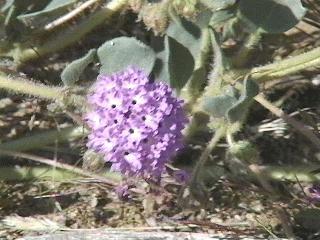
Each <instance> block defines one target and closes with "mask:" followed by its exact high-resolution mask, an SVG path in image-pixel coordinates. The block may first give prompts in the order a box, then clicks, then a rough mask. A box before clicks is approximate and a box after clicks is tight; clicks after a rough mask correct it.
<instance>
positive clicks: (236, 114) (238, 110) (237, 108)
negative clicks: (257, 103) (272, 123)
mask: <svg viewBox="0 0 320 240" xmlns="http://www.w3.org/2000/svg"><path fill="white" fill-rule="evenodd" d="M243 87H244V89H243V93H242V94H241V96H240V98H239V99H238V101H237V102H236V103H235V104H234V105H232V107H231V108H229V109H228V111H227V118H228V120H229V122H231V123H234V122H237V121H241V120H242V119H243V118H244V117H245V116H246V113H247V112H248V108H249V106H250V104H251V102H252V100H253V98H254V97H255V96H256V95H257V94H258V93H259V86H258V84H257V83H256V82H254V81H253V80H250V79H246V80H245V81H244V83H243Z"/></svg>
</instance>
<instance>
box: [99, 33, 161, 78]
mask: <svg viewBox="0 0 320 240" xmlns="http://www.w3.org/2000/svg"><path fill="white" fill-rule="evenodd" d="M97 53H98V57H99V60H100V63H101V64H102V66H101V68H100V73H105V74H111V73H114V72H119V71H121V70H123V69H125V68H127V67H128V66H136V67H139V68H140V69H142V70H144V72H145V73H146V74H149V73H150V72H151V71H152V69H153V66H154V63H155V60H156V54H155V52H154V51H153V50H152V49H151V48H150V47H149V46H147V45H145V44H144V43H142V42H140V41H138V40H137V39H135V38H130V37H119V38H114V39H112V40H110V41H107V42H105V43H104V44H103V45H101V46H100V47H99V48H98V52H97Z"/></svg>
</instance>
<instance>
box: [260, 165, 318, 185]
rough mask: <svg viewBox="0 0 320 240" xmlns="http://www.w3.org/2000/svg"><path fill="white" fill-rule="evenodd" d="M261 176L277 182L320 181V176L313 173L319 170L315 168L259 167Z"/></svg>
mask: <svg viewBox="0 0 320 240" xmlns="http://www.w3.org/2000/svg"><path fill="white" fill-rule="evenodd" d="M258 168H259V170H260V172H261V174H262V175H263V176H264V177H265V178H267V179H269V180H277V181H294V182H296V181H297V179H298V180H299V181H300V182H317V181H320V174H312V173H311V172H312V171H314V170H316V169H319V168H320V166H319V165H317V166H316V165H315V166H284V167H282V166H258Z"/></svg>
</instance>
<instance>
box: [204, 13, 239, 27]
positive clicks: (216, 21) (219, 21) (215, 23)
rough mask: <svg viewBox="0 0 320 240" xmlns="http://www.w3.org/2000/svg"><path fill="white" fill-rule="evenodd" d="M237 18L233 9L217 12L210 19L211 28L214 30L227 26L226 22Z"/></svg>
mask: <svg viewBox="0 0 320 240" xmlns="http://www.w3.org/2000/svg"><path fill="white" fill-rule="evenodd" d="M234 17H235V11H234V10H233V9H226V10H221V11H216V12H214V13H213V14H212V18H211V19H210V26H212V27H213V28H216V27H220V26H223V25H225V24H226V22H227V21H228V20H230V19H232V18H234Z"/></svg>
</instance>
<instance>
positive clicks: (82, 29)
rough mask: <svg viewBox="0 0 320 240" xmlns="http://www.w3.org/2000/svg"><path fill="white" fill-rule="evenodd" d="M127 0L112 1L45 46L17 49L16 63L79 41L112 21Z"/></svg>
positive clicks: (14, 53) (14, 55) (14, 52)
mask: <svg viewBox="0 0 320 240" xmlns="http://www.w3.org/2000/svg"><path fill="white" fill-rule="evenodd" d="M126 3H127V0H112V1H110V2H109V3H108V4H107V6H106V7H103V8H101V9H99V10H98V11H97V12H95V13H93V14H92V15H90V16H89V17H88V18H85V19H84V20H82V21H81V22H80V23H79V24H77V25H76V26H74V27H73V28H66V29H64V30H62V31H61V32H59V33H58V34H57V35H56V36H55V37H53V38H51V39H50V40H49V41H47V42H45V43H44V44H41V45H38V46H33V44H28V45H29V46H30V45H32V46H33V47H32V48H26V49H16V51H13V53H12V55H13V57H14V58H15V61H16V62H19V63H23V62H26V61H28V60H32V59H36V58H39V57H42V56H44V55H47V54H49V53H52V52H56V51H59V50H61V49H64V48H66V47H68V46H69V45H72V44H74V43H76V42H77V41H79V39H81V38H82V37H83V36H84V35H86V34H87V33H89V32H90V31H92V30H93V29H94V28H96V27H97V26H98V25H100V24H102V23H103V22H107V21H110V20H111V18H112V17H113V16H114V15H115V14H116V13H118V12H119V11H120V10H121V9H123V8H124V7H125V6H126Z"/></svg>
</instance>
